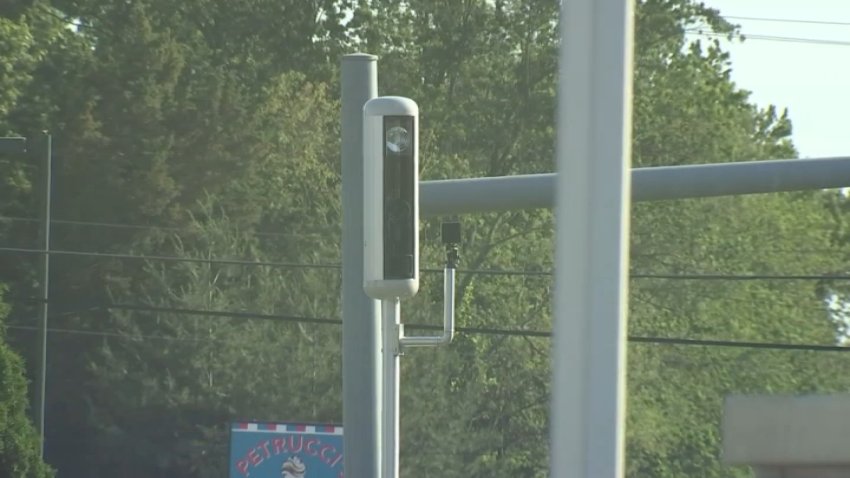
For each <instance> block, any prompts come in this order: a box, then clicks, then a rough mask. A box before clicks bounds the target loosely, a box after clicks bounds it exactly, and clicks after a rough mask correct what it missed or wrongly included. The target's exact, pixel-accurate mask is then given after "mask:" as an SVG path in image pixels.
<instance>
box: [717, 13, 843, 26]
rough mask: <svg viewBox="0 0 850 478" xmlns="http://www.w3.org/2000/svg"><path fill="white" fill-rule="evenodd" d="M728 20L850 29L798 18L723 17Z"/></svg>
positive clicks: (835, 23) (841, 24)
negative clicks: (805, 24) (807, 24)
mask: <svg viewBox="0 0 850 478" xmlns="http://www.w3.org/2000/svg"><path fill="white" fill-rule="evenodd" d="M721 16H722V17H723V18H725V19H726V20H749V21H754V22H775V23H809V24H814V25H837V26H843V27H848V26H850V22H835V21H828V20H803V19H796V18H766V17H744V16H736V15H721Z"/></svg>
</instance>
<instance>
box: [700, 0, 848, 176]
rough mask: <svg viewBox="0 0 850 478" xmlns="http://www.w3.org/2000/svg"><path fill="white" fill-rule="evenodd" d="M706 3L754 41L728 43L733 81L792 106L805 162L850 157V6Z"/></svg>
mask: <svg viewBox="0 0 850 478" xmlns="http://www.w3.org/2000/svg"><path fill="white" fill-rule="evenodd" d="M702 1H703V2H704V3H705V4H706V5H707V6H709V7H711V8H714V9H717V10H719V11H720V13H721V15H723V16H724V17H726V18H727V19H728V20H729V21H730V22H732V23H734V24H737V25H740V30H741V33H743V34H744V35H745V36H746V35H750V36H751V37H750V38H749V39H747V40H745V41H744V42H743V43H741V42H732V43H730V42H727V41H725V40H724V41H723V42H722V45H723V47H724V49H725V50H726V51H728V52H729V53H730V55H731V59H732V79H733V81H734V82H735V83H736V84H737V85H738V86H739V87H740V88H742V89H745V90H748V91H751V92H752V95H751V97H750V98H751V100H752V101H753V102H754V103H756V104H757V105H759V106H767V105H770V104H773V105H776V106H777V107H778V108H779V109H780V111H781V109H783V108H788V113H789V116H790V118H791V122H792V124H793V135H792V139H793V141H794V145H795V146H796V147H797V150H798V151H799V154H800V157H801V158H821V157H836V156H850V0H702ZM776 20H780V21H776ZM777 159H780V158H777Z"/></svg>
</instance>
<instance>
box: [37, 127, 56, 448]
mask: <svg viewBox="0 0 850 478" xmlns="http://www.w3.org/2000/svg"><path fill="white" fill-rule="evenodd" d="M44 171H45V172H44V222H43V228H44V254H43V256H42V259H43V262H42V275H41V320H40V321H39V324H38V332H39V337H40V339H41V344H40V352H41V355H40V358H39V371H38V385H37V387H38V401H37V403H36V407H37V410H38V434H39V436H40V437H41V448H40V451H39V452H40V454H41V457H44V446H45V442H46V438H45V435H44V415H45V413H44V412H45V401H46V397H47V395H46V392H47V325H48V324H47V317H48V313H49V310H50V304H49V301H50V212H51V211H50V205H51V201H50V193H51V190H52V189H53V180H52V173H53V137H52V136H51V135H50V133H48V132H46V131H45V132H44Z"/></svg>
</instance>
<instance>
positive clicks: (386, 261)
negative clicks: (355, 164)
mask: <svg viewBox="0 0 850 478" xmlns="http://www.w3.org/2000/svg"><path fill="white" fill-rule="evenodd" d="M363 161H364V165H363V166H364V167H363V185H364V195H363V198H364V204H363V226H364V229H363V236H364V237H363V239H364V243H363V245H364V264H363V289H364V291H365V292H366V295H368V296H369V297H371V298H373V299H379V300H388V299H393V298H399V299H402V298H407V297H412V296H414V295H415V294H416V292H417V291H418V290H419V107H418V106H417V105H416V102H414V101H413V100H411V99H409V98H403V97H399V96H383V97H378V98H373V99H371V100H369V101H368V102H366V104H365V105H364V106H363Z"/></svg>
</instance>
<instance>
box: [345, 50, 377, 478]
mask: <svg viewBox="0 0 850 478" xmlns="http://www.w3.org/2000/svg"><path fill="white" fill-rule="evenodd" d="M377 77H378V74H377V57H375V56H372V55H365V54H353V55H345V56H343V57H342V74H341V83H342V146H341V147H342V420H343V430H344V436H343V440H344V442H343V447H344V455H345V475H346V476H347V477H349V478H378V477H380V476H381V474H380V465H381V455H380V445H381V436H380V429H381V418H380V410H381V354H380V345H381V323H380V315H379V309H378V302H377V301H375V300H373V299H370V298H369V297H368V296H366V294H365V293H364V292H363V105H364V104H366V102H367V101H368V100H370V99H372V98H374V97H376V96H377V95H378V79H377Z"/></svg>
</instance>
